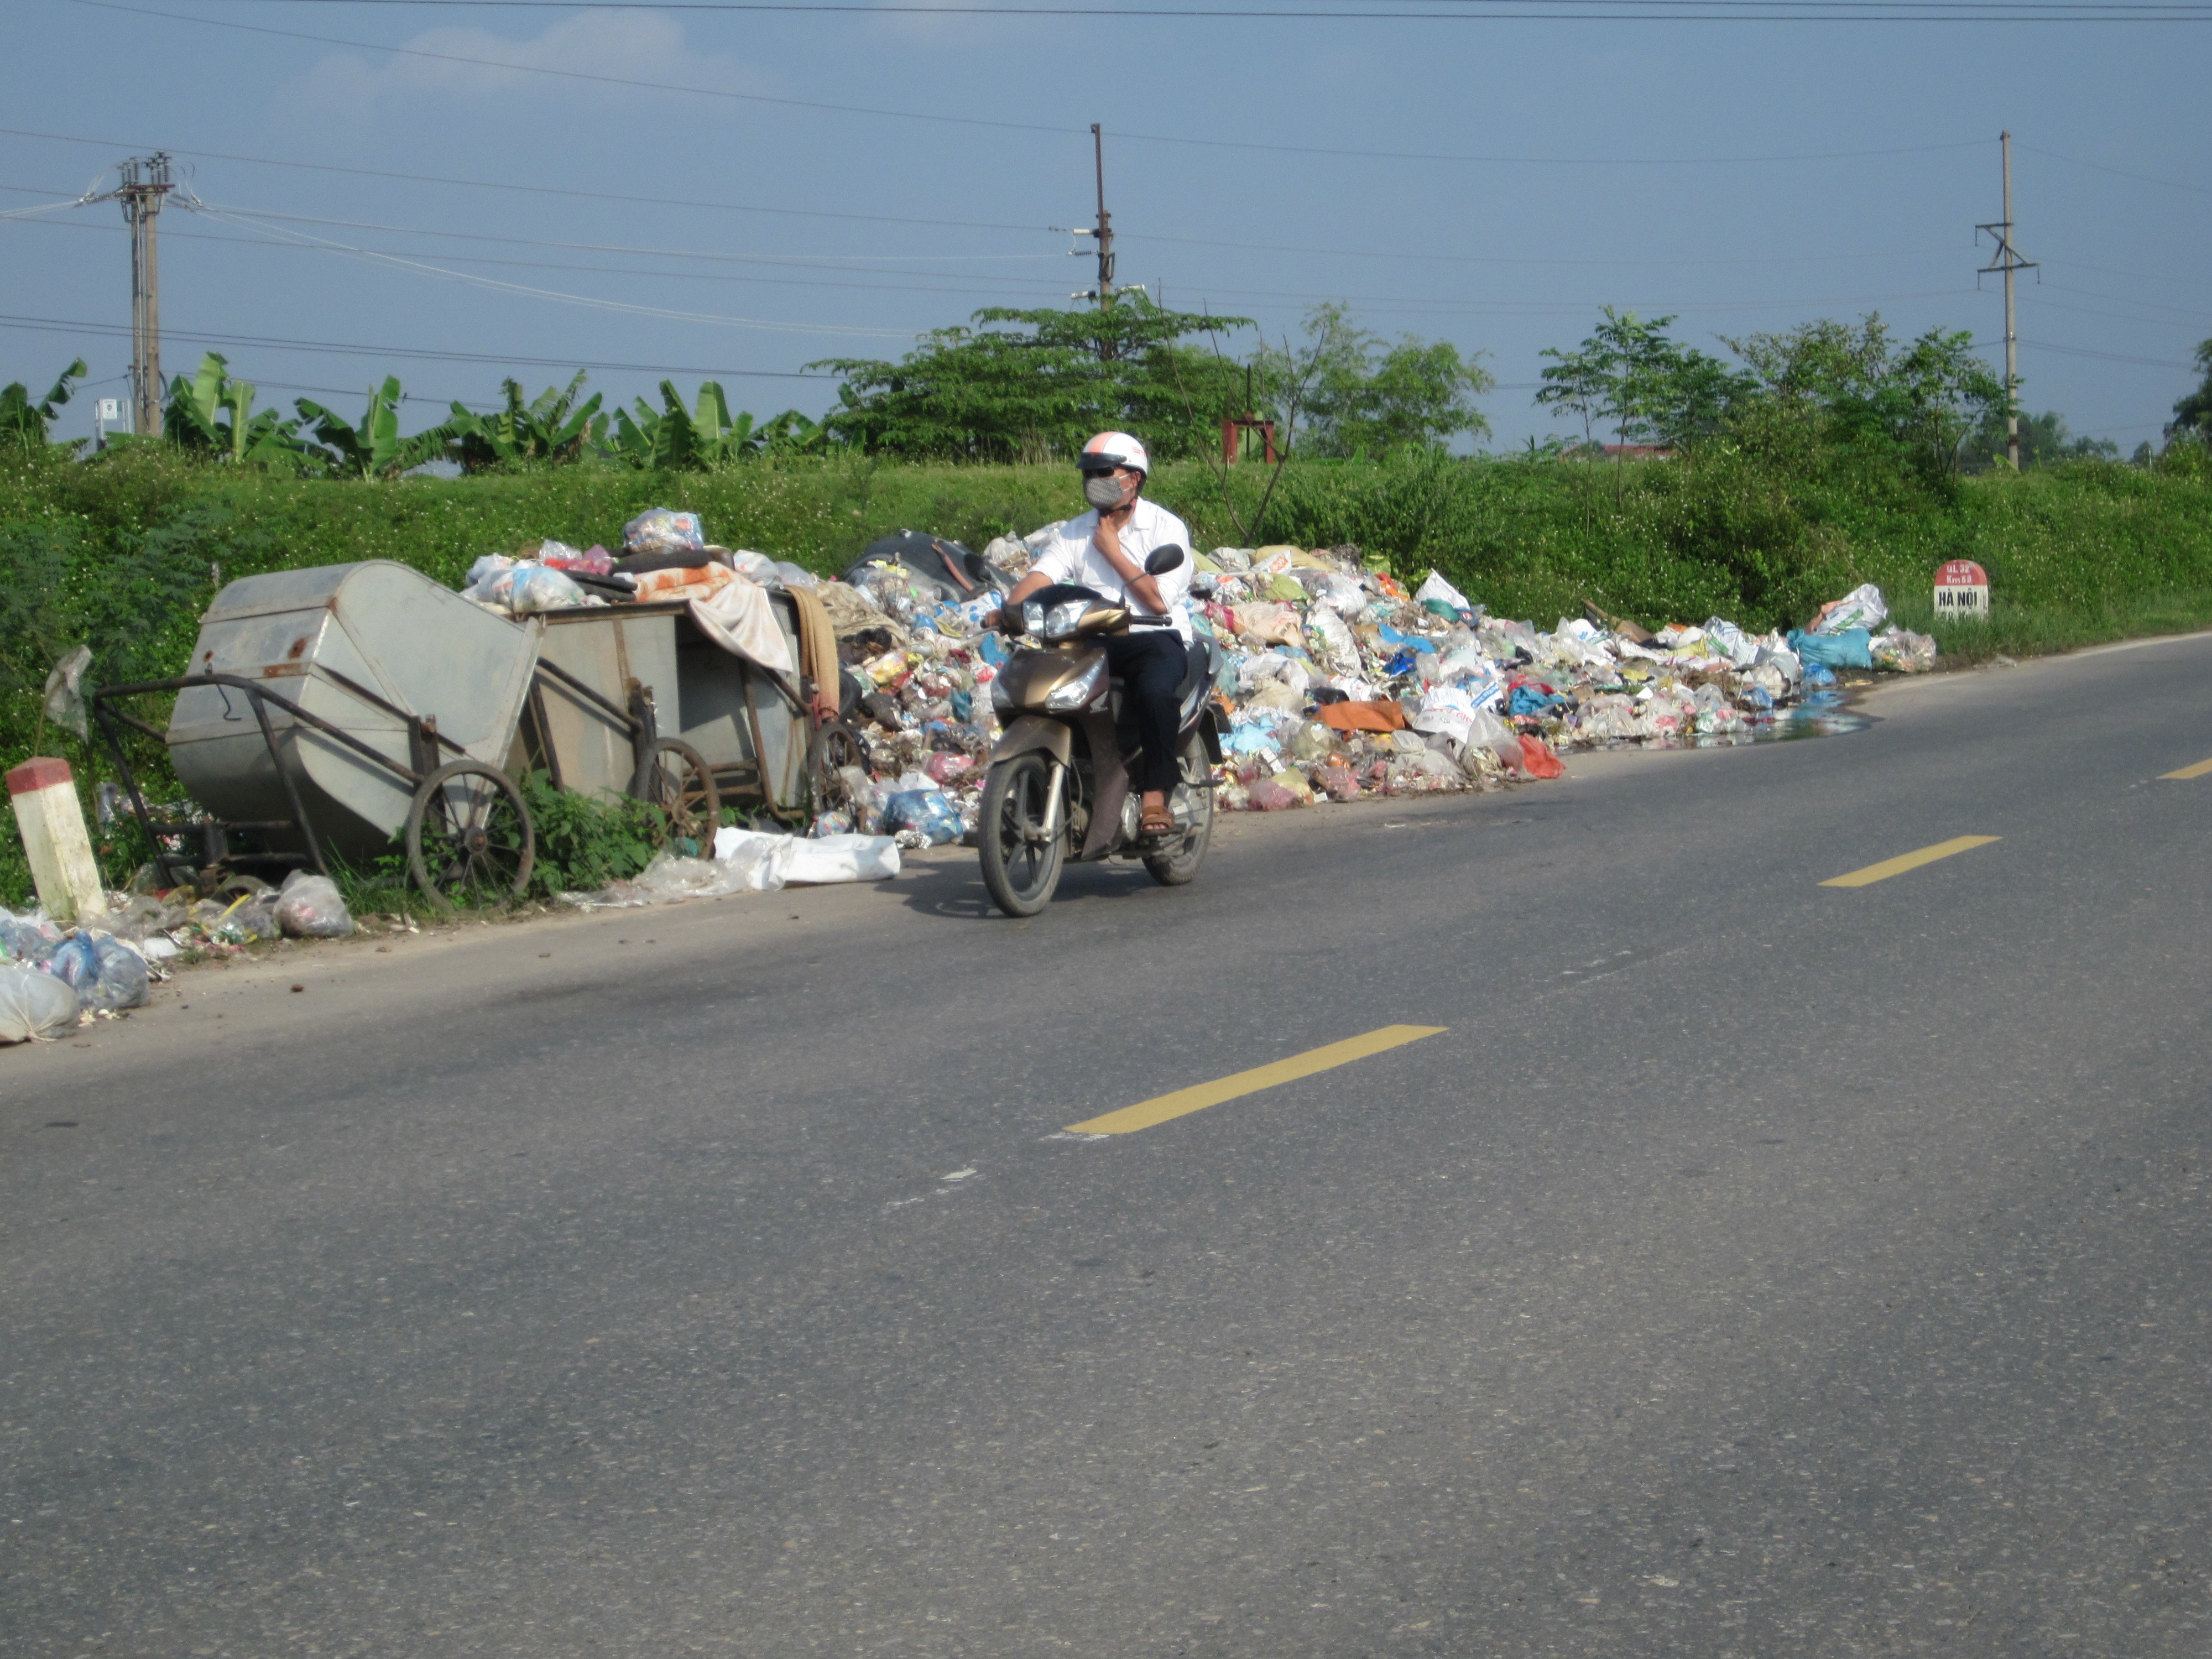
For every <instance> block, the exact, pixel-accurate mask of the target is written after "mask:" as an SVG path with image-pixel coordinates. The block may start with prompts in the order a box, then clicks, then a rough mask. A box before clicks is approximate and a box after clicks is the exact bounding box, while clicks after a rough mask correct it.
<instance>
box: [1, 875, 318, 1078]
mask: <svg viewBox="0 0 2212 1659" xmlns="http://www.w3.org/2000/svg"><path fill="white" fill-rule="evenodd" d="M234 881H235V883H236V885H237V888H238V890H237V891H235V892H234V893H226V894H224V895H222V896H219V897H216V898H211V899H186V898H185V897H184V896H183V895H182V891H181V890H179V892H178V893H176V894H172V895H165V896H155V895H151V894H143V893H110V894H109V895H108V896H107V905H108V908H107V910H106V914H105V915H101V916H100V918H99V919H98V920H97V921H90V922H87V923H86V924H84V925H83V926H81V927H62V926H60V925H58V923H56V922H55V921H53V920H52V918H51V917H50V916H48V915H46V912H45V911H44V910H30V911H26V912H24V913H22V914H21V915H13V914H10V913H9V911H7V910H5V909H0V1043H9V1042H32V1041H35V1040H37V1039H40V1038H45V1037H52V1036H58V1035H60V1034H61V1033H62V1032H64V1031H66V1030H74V1029H75V1028H76V1026H78V1025H80V1024H85V1023H87V1022H88V1021H91V1020H93V1019H96V1018H102V1017H107V1016H112V1015H115V1014H118V1013H121V1012H125V1011H126V1010H129V1009H132V1008H143V1007H144V1006H146V1003H147V1000H148V999H149V997H150V996H151V995H152V994H153V984H154V982H155V981H158V980H161V979H166V978H167V976H168V975H167V970H166V969H163V968H162V966H161V964H162V963H166V962H170V961H173V960H174V959H175V958H176V957H179V956H182V955H185V953H187V952H191V953H195V954H198V955H204V956H226V955H234V954H236V953H237V952H238V951H242V950H244V949H245V948H246V946H247V945H251V944H252V943H253V942H254V941H255V940H257V939H277V938H280V937H282V938H289V939H337V938H342V937H343V936H344V935H346V934H348V933H352V932H353V927H354V924H353V917H352V916H351V915H349V914H348V912H347V910H346V906H345V900H344V899H343V897H341V896H339V893H338V890H337V883H335V882H333V881H331V879H330V878H328V877H326V876H319V875H315V874H313V873H312V872H308V871H305V870H298V871H295V872H293V873H292V874H290V875H289V876H288V877H286V878H285V879H284V884H283V886H282V887H270V886H269V885H268V884H266V883H264V882H259V881H256V880H255V879H254V878H252V877H250V876H241V877H238V878H234Z"/></svg>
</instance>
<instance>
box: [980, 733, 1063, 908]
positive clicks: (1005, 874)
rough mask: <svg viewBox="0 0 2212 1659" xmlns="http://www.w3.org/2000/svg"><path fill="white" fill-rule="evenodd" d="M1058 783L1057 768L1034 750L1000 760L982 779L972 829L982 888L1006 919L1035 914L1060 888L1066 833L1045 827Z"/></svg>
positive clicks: (1050, 816) (1060, 829) (1051, 815)
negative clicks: (977, 844)
mask: <svg viewBox="0 0 2212 1659" xmlns="http://www.w3.org/2000/svg"><path fill="white" fill-rule="evenodd" d="M1058 782H1059V777H1058V771H1057V769H1056V768H1054V766H1053V764H1052V763H1051V762H1050V761H1049V760H1048V759H1047V758H1046V757H1044V756H1043V755H1041V754H1039V753H1037V752H1036V750H1030V752H1029V753H1028V754H1025V755H1016V756H1015V757H1013V758H1012V759H1011V760H1003V761H1000V763H998V764H997V765H996V766H994V767H993V768H992V769H991V772H990V775H989V776H988V777H987V778H986V779H985V780H984V782H983V804H982V810H981V812H980V814H979V815H978V823H977V825H976V829H977V835H976V840H977V841H978V842H981V850H982V864H983V885H984V886H985V887H986V888H987V889H988V890H989V891H990V895H991V902H992V903H994V904H995V905H997V906H998V907H999V908H1000V909H1001V910H1004V911H1005V912H1006V914H1007V915H1010V916H1033V915H1036V913H1037V912H1038V911H1040V910H1042V909H1043V908H1044V907H1045V906H1046V905H1048V904H1049V903H1051V902H1052V896H1053V891H1054V889H1055V888H1057V887H1058V886H1059V885H1060V865H1061V863H1062V861H1063V860H1064V859H1065V857H1066V850H1067V848H1066V839H1067V837H1066V830H1065V828H1064V827H1058V828H1055V829H1053V830H1052V831H1051V832H1050V833H1048V832H1047V831H1046V829H1045V825H1046V823H1047V822H1048V819H1050V818H1052V817H1057V814H1054V813H1053V811H1052V792H1053V790H1054V787H1056V786H1057V784H1058Z"/></svg>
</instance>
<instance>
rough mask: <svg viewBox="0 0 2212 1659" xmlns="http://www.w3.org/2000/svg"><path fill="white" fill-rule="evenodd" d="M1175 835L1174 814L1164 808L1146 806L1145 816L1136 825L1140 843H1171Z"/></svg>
mask: <svg viewBox="0 0 2212 1659" xmlns="http://www.w3.org/2000/svg"><path fill="white" fill-rule="evenodd" d="M1137 837H1138V839H1139V840H1140V841H1172V840H1174V839H1175V837H1176V821H1175V814H1174V813H1172V812H1170V811H1168V809H1167V808H1166V807H1164V806H1147V807H1146V809H1145V816H1144V817H1143V819H1142V821H1141V822H1139V824H1138V825H1137Z"/></svg>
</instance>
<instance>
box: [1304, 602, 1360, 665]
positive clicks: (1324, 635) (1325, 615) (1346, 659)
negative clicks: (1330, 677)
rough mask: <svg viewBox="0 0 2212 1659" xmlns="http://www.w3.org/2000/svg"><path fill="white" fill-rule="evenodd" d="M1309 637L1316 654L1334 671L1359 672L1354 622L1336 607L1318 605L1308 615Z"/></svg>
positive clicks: (1307, 629)
mask: <svg viewBox="0 0 2212 1659" xmlns="http://www.w3.org/2000/svg"><path fill="white" fill-rule="evenodd" d="M1306 637H1307V638H1308V639H1309V640H1310V641H1312V642H1313V647H1314V655H1315V656H1316V658H1318V659H1320V660H1321V663H1322V665H1323V666H1324V667H1326V668H1327V669H1328V671H1329V672H1330V673H1332V674H1351V673H1356V672H1358V668H1359V645H1358V641H1356V640H1354V639H1353V638H1352V625H1351V624H1350V623H1347V622H1346V621H1345V620H1344V618H1343V617H1340V616H1339V615H1337V613H1336V612H1335V611H1331V610H1328V609H1327V608H1326V607H1324V606H1322V605H1316V606H1315V607H1314V608H1313V610H1312V611H1310V613H1308V615H1307V617H1306Z"/></svg>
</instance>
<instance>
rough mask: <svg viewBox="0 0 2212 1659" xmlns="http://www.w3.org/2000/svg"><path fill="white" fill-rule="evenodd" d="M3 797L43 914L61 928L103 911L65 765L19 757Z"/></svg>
mask: <svg viewBox="0 0 2212 1659" xmlns="http://www.w3.org/2000/svg"><path fill="white" fill-rule="evenodd" d="M8 799H9V802H10V804H12V805H14V807H15V827H16V828H17V829H20V830H21V831H22V835H23V850H24V851H25V852H27V853H28V854H30V855H31V878H32V880H33V881H34V882H36V883H37V884H38V888H39V902H40V903H41V904H43V905H45V906H46V914H47V915H50V916H52V918H53V919H54V920H55V921H58V922H61V923H63V924H64V925H65V926H66V925H70V924H73V923H80V922H88V921H97V920H98V919H99V918H100V917H102V916H104V915H106V914H107V894H106V891H105V890H103V889H102V888H101V886H100V866H99V865H98V864H96V863H94V860H93V856H92V841H91V838H90V837H89V836H87V835H86V834H85V829H84V809H83V807H82V806H81V805H78V802H77V798H76V780H75V779H74V778H72V777H71V776H70V769H69V763H68V762H67V761H62V760H51V759H48V760H27V761H25V762H24V763H22V764H21V766H19V767H16V768H15V769H14V770H13V771H11V772H9V774H8Z"/></svg>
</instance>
